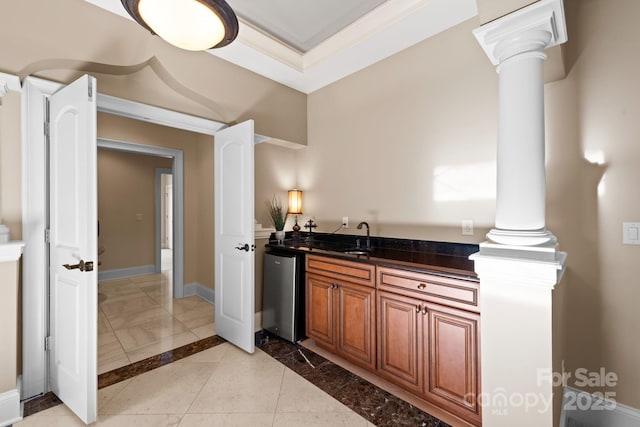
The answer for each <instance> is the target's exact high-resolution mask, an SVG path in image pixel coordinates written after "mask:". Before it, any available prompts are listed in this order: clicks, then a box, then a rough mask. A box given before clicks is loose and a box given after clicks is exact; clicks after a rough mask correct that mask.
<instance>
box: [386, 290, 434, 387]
mask: <svg viewBox="0 0 640 427" xmlns="http://www.w3.org/2000/svg"><path fill="white" fill-rule="evenodd" d="M422 306H423V305H422V304H421V302H420V301H419V300H416V299H414V298H408V297H404V296H400V295H396V294H392V293H388V292H384V291H378V331H379V334H378V372H379V373H380V374H382V375H383V376H384V377H385V378H387V379H389V380H390V381H393V382H395V383H397V384H400V385H401V386H403V387H406V388H409V389H411V390H413V391H417V392H421V391H422V365H421V361H422V358H421V355H422V347H421V345H420V344H421V342H422V338H421V337H422V317H423V315H422V313H421V309H422Z"/></svg>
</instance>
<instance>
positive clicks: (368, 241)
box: [356, 221, 371, 249]
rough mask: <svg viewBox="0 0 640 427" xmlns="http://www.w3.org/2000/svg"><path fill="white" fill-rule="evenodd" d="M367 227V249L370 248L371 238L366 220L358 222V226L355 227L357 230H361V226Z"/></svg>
mask: <svg viewBox="0 0 640 427" xmlns="http://www.w3.org/2000/svg"><path fill="white" fill-rule="evenodd" d="M363 225H364V226H365V227H367V243H366V248H367V249H371V239H370V238H369V224H367V222H366V221H362V222H361V223H360V224H358V226H357V227H356V228H357V229H358V230H362V226H363Z"/></svg>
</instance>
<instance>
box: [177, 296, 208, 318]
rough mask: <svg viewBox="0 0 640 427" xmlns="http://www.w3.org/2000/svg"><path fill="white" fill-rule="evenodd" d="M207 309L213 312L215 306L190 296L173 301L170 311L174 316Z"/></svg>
mask: <svg viewBox="0 0 640 427" xmlns="http://www.w3.org/2000/svg"><path fill="white" fill-rule="evenodd" d="M199 309H206V310H212V311H213V305H211V304H209V303H208V302H206V301H205V300H203V299H202V298H200V297H197V296H190V297H186V298H182V299H177V300H175V301H173V306H172V308H171V310H170V311H169V312H170V313H171V314H173V315H174V316H175V315H177V314H183V313H186V312H189V311H194V310H199Z"/></svg>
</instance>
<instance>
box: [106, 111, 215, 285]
mask: <svg viewBox="0 0 640 427" xmlns="http://www.w3.org/2000/svg"><path fill="white" fill-rule="evenodd" d="M98 136H99V137H101V138H106V139H114V140H118V141H126V142H133V143H137V144H144V145H152V146H158V147H166V148H173V149H178V150H182V151H183V153H184V239H185V251H184V259H185V276H184V283H185V284H189V283H200V284H202V285H205V286H207V287H209V288H213V280H214V276H213V224H214V218H213V137H211V136H208V135H203V134H198V133H193V132H187V131H183V130H179V129H174V128H167V127H164V126H159V125H154V124H151V123H146V122H142V121H138V120H130V119H126V118H123V117H118V116H113V115H109V114H98ZM134 219H135V214H134ZM150 221H151V222H152V221H153V219H150ZM108 250H109V249H108V248H107V251H108Z"/></svg>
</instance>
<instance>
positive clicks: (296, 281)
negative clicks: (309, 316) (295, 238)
mask: <svg viewBox="0 0 640 427" xmlns="http://www.w3.org/2000/svg"><path fill="white" fill-rule="evenodd" d="M302 270H303V262H302V257H301V256H296V255H293V254H279V253H270V252H266V253H265V254H264V290H263V298H262V326H263V328H264V329H265V330H267V331H269V332H271V333H273V334H275V335H277V336H279V337H282V338H284V339H286V340H287V341H291V342H297V341H299V340H301V339H302V338H304V286H303V283H302V280H301V278H302V277H303V274H304V272H303V271H302Z"/></svg>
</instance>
